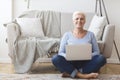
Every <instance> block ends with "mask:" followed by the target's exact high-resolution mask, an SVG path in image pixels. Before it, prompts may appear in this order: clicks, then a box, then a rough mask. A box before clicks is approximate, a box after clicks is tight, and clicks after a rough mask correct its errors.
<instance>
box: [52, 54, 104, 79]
mask: <svg viewBox="0 0 120 80" xmlns="http://www.w3.org/2000/svg"><path fill="white" fill-rule="evenodd" d="M52 63H53V65H54V66H55V67H56V68H57V69H58V70H59V71H60V72H61V73H63V72H67V73H69V74H70V75H71V77H75V75H76V74H77V72H80V73H91V72H98V71H99V69H100V68H101V67H102V66H103V65H104V64H105V63H106V58H105V57H104V56H102V55H101V54H100V55H95V56H93V57H92V59H91V60H84V61H67V60H66V59H65V58H64V57H63V56H60V55H55V56H53V58H52Z"/></svg>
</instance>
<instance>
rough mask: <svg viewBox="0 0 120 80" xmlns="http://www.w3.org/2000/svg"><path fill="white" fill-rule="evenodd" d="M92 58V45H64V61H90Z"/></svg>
mask: <svg viewBox="0 0 120 80" xmlns="http://www.w3.org/2000/svg"><path fill="white" fill-rule="evenodd" d="M91 58H92V45H91V44H89V43H86V44H77V45H66V59H67V60H90V59H91Z"/></svg>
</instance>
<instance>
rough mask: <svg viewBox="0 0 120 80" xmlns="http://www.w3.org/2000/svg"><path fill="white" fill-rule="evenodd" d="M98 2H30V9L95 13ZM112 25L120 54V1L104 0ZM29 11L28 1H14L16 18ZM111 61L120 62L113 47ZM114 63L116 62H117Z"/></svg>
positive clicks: (52, 0) (33, 0) (70, 0)
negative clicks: (113, 25)
mask: <svg viewBox="0 0 120 80" xmlns="http://www.w3.org/2000/svg"><path fill="white" fill-rule="evenodd" d="M95 1H96V0H30V9H29V10H31V9H35V10H55V11H61V12H74V11H76V10H80V11H85V12H94V9H95V8H94V7H95ZM104 2H105V5H106V9H107V12H108V16H109V20H110V23H112V24H115V26H116V33H115V41H116V43H117V47H118V49H119V53H120V42H119V41H120V32H119V30H120V22H119V18H120V15H119V14H120V10H119V7H120V5H119V3H120V0H104ZM25 10H27V0H14V17H17V16H18V15H19V14H20V13H22V12H23V11H25ZM111 60H113V61H114V60H115V61H116V62H118V58H117V55H116V51H115V49H114V47H113V54H112V58H111ZM115 61H114V62H115Z"/></svg>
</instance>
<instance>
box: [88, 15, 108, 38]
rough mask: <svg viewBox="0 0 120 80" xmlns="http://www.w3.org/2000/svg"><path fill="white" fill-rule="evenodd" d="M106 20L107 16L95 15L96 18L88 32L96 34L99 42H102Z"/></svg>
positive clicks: (93, 19)
mask: <svg viewBox="0 0 120 80" xmlns="http://www.w3.org/2000/svg"><path fill="white" fill-rule="evenodd" d="M105 20H106V18H105V16H103V17H100V16H97V15H94V17H93V18H92V20H91V23H90V26H89V29H88V30H89V31H91V32H93V33H94V34H95V37H96V39H97V40H101V37H102V33H103V29H104V26H105V23H106V22H105Z"/></svg>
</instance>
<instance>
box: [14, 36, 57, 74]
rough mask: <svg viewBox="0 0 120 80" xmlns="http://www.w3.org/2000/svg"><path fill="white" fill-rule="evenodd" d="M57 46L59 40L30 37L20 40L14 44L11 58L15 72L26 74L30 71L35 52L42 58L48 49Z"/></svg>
mask: <svg viewBox="0 0 120 80" xmlns="http://www.w3.org/2000/svg"><path fill="white" fill-rule="evenodd" d="M56 44H59V39H55V38H47V37H44V38H39V39H36V38H35V37H30V38H27V39H20V40H18V41H17V42H16V43H15V47H14V48H15V49H14V57H13V58H12V61H13V64H14V67H15V71H16V72H17V73H26V72H28V71H29V70H30V68H31V66H32V64H33V62H34V59H35V58H34V57H35V53H36V51H37V52H38V54H39V57H40V58H42V57H44V56H45V55H47V54H48V52H49V51H50V49H51V50H52V48H54V47H55V45H56Z"/></svg>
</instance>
